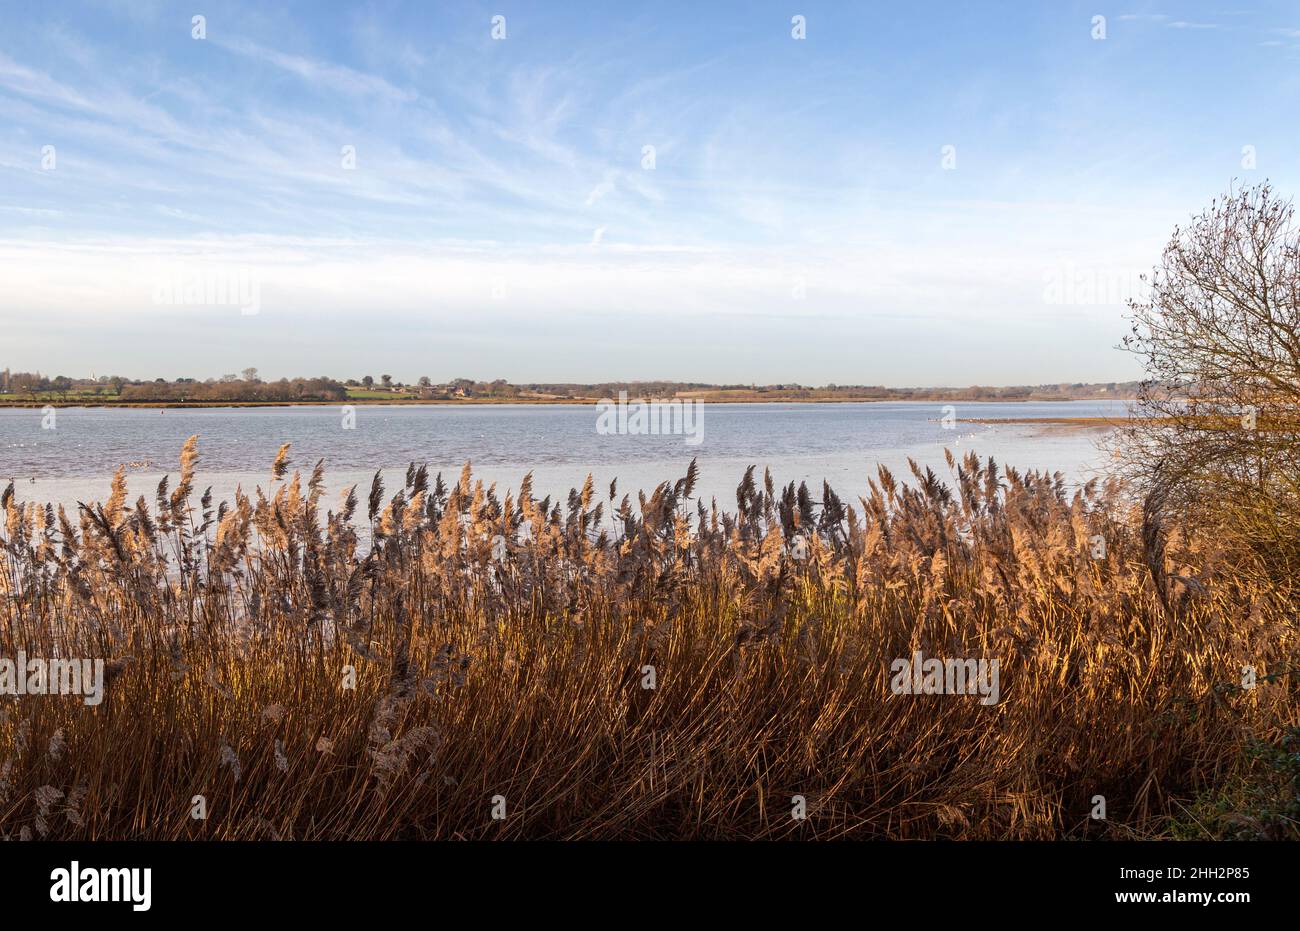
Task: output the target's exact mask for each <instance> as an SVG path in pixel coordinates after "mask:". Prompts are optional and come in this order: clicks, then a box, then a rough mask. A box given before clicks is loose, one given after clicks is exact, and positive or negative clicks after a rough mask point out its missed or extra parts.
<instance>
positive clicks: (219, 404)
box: [0, 396, 1132, 424]
mask: <svg viewBox="0 0 1300 931" xmlns="http://www.w3.org/2000/svg"><path fill="white" fill-rule="evenodd" d="M602 400H610V399H608V398H430V399H420V398H393V399H389V398H349V399H347V400H346V401H87V400H85V399H76V400H69V401H61V402H60V401H55V400H53V399H38V400H35V401H33V400H26V399H24V400H16V399H14V400H10V399H8V398H6V399H0V409H5V408H12V409H16V410H40V409H42V408H45V407H53V408H56V409H59V410H66V409H68V408H77V407H85V408H92V407H95V408H98V407H104V408H142V409H145V410H152V409H170V410H183V409H186V408H228V407H344V406H349V405H350V406H358V405H366V406H381V407H439V406H451V407H474V406H497V407H501V406H511V405H514V406H527V407H535V406H539V405H542V406H545V405H587V406H590V405H594V404H598V403H600V402H601V401H602ZM628 400H629V402H630V403H636V402H642V401H656V402H667V401H692V400H698V401H703V402H705V403H708V404H945V403H947V404H1070V403H1078V402H1084V403H1088V402H1101V401H1128V400H1132V399H1131V398H983V399H979V400H970V399H965V398H955V397H936V398H710V397H707V396H706V397H691V396H687V397H682V396H677V397H673V398H629V399H628ZM961 419H962V422H965V423H1017V422H1023V423H1039V424H1041V423H1049V422H1052V421H1053V420H1059V421H1075V420H1098V421H1105V420H1107V419H1106V418H1095V417H1094V418H1086V417H1085V418H1078V417H1061V418H1045V417H1044V418H1037V417H1024V418H1016V417H1009V418H1006V417H1004V418H994V419H990V420H986V419H982V418H961Z"/></svg>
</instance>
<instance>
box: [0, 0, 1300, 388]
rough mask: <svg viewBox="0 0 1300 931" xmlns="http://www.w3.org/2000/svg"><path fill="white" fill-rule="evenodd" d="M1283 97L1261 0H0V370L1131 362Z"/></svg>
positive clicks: (1288, 37) (1285, 108)
mask: <svg viewBox="0 0 1300 931" xmlns="http://www.w3.org/2000/svg"><path fill="white" fill-rule="evenodd" d="M196 14H201V15H203V16H204V17H205V29H206V37H205V38H202V39H196V38H194V37H193V35H192V33H193V31H194V26H193V24H192V17H193V16H194V15H196ZM498 15H500V16H504V17H505V38H504V39H494V38H493V37H492V20H493V17H494V16H498ZM796 15H799V16H802V17H803V18H804V22H805V24H806V38H804V39H795V38H794V37H793V36H792V29H793V28H794V27H793V26H792V22H791V20H792V17H794V16H796ZM1096 16H1104V17H1105V22H1104V32H1105V37H1104V38H1094V35H1095V34H1097V33H1099V31H1100V30H1099V27H1098V26H1097V25H1095V24H1094V17H1096ZM1298 96H1300V8H1297V7H1296V6H1295V4H1284V3H1250V4H1247V5H1243V6H1241V7H1239V8H1238V7H1234V6H1233V5H1232V4H1229V3H1167V4H1145V3H1122V4H1119V5H1115V6H1111V5H1109V4H1107V3H1090V4H1087V5H1079V4H1072V3H1041V2H1025V3H983V4H978V5H976V4H966V3H958V2H951V3H929V4H923V3H915V4H914V3H907V4H885V3H870V4H868V3H851V4H850V3H805V2H802V0H798V2H795V0H791V2H782V3H764V2H757V3H755V2H745V3H741V2H737V3H681V4H678V3H664V2H657V3H653V4H639V3H630V2H629V3H618V4H605V3H583V4H578V3H561V2H554V0H552V2H545V3H521V2H514V0H510V2H500V3H498V2H495V0H494V2H492V3H488V4H476V3H463V4H461V3H446V4H436V5H435V4H431V3H410V4H400V3H372V4H342V3H340V4H324V3H303V4H269V3H248V4H240V3H222V2H208V0H197V2H196V0H191V2H189V3H187V4H184V5H181V4H175V3H162V2H157V3H152V2H148V0H139V2H120V3H119V2H94V3H84V4H79V3H62V2H56V3H48V4H29V3H14V2H5V3H0V267H3V268H4V270H5V271H4V277H3V287H2V288H0V320H2V321H3V323H4V333H5V339H4V340H3V342H2V344H0V367H3V366H9V367H11V368H15V369H37V368H39V369H40V370H42V371H46V372H49V373H52V374H53V373H66V374H83V373H90V372H95V373H97V374H105V373H107V372H120V373H123V374H127V375H135V376H141V377H143V376H150V377H152V376H154V375H158V374H161V375H164V376H168V377H177V376H191V377H200V378H202V377H208V376H213V375H220V374H223V373H226V372H235V371H238V370H240V369H243V368H245V367H247V366H256V367H257V368H259V369H260V370H261V371H262V373H263V375H264V376H266V375H269V376H280V375H294V374H330V375H335V376H338V377H348V376H360V375H362V374H366V373H371V374H376V375H377V374H379V373H380V372H388V373H391V374H393V375H395V376H396V377H398V378H402V379H414V378H416V377H418V376H419V375H424V374H427V375H430V376H431V377H433V378H434V379H435V380H442V379H447V378H452V377H458V376H464V377H474V378H484V379H491V378H497V377H503V378H508V379H510V380H513V381H547V380H552V381H560V380H564V381H595V380H606V379H622V378H677V379H683V380H700V381H713V382H781V381H800V382H804V383H813V384H822V383H826V382H837V383H845V384H846V383H871V384H890V385H935V384H951V385H965V384H972V383H981V384H1018V383H1025V382H1033V383H1037V382H1047V381H1060V380H1068V381H1079V380H1087V381H1093V380H1102V381H1109V380H1116V379H1127V378H1132V377H1137V375H1138V374H1139V373H1138V370H1137V369H1136V367H1135V366H1134V364H1133V362H1132V360H1130V359H1128V358H1127V357H1126V356H1124V355H1123V354H1122V353H1119V352H1117V351H1116V350H1115V349H1114V348H1113V347H1114V345H1115V344H1116V343H1117V342H1118V341H1119V339H1120V337H1121V336H1122V335H1123V333H1124V332H1125V324H1124V320H1123V315H1124V312H1125V311H1124V308H1123V306H1122V300H1123V298H1124V297H1126V296H1128V295H1130V294H1137V293H1140V292H1139V291H1138V285H1137V283H1136V276H1137V275H1138V274H1140V273H1141V272H1142V271H1144V270H1147V269H1149V268H1150V266H1151V264H1152V263H1153V262H1154V261H1155V259H1156V258H1157V256H1158V254H1159V250H1160V247H1161V245H1162V244H1163V242H1164V241H1165V240H1166V239H1167V238H1168V236H1169V233H1170V232H1171V230H1172V228H1173V226H1174V225H1175V224H1176V223H1178V222H1180V221H1182V220H1185V219H1186V217H1187V216H1188V215H1189V214H1190V213H1192V212H1195V211H1197V210H1199V209H1200V208H1201V207H1203V206H1204V205H1206V204H1208V202H1209V201H1210V199H1211V198H1212V197H1214V196H1215V195H1216V194H1218V193H1221V192H1222V191H1223V190H1224V189H1225V188H1226V187H1227V186H1228V185H1229V184H1230V183H1232V181H1233V179H1234V178H1235V179H1238V180H1239V181H1245V182H1255V181H1262V180H1264V179H1265V178H1267V179H1270V180H1272V181H1273V183H1274V184H1275V186H1277V187H1278V188H1279V189H1280V190H1281V191H1282V192H1283V193H1286V194H1293V193H1294V192H1295V191H1296V189H1297V182H1298V181H1300V178H1298V177H1297V176H1298V174H1300V171H1298V169H1300V145H1298V140H1297V138H1296V137H1297V132H1296V130H1295V128H1294V120H1293V119H1292V118H1291V117H1292V116H1293V115H1294V114H1295V113H1296V112H1297V109H1296V103H1297V97H1298ZM647 146H652V147H653V167H650V163H649V161H648V159H647V157H646V155H645V153H646V151H647V150H646V147H647ZM49 147H52V148H49ZM345 147H351V149H350V151H351V152H352V153H354V157H355V161H354V162H353V164H354V167H345V153H346V152H347V151H349V150H347V149H345ZM945 147H951V148H945ZM1246 147H1252V149H1250V150H1247V148H1246ZM1249 151H1253V161H1252V160H1251V158H1250V157H1249V155H1248V154H1247V153H1248V152H1249ZM945 153H946V154H947V156H948V157H947V159H946V160H945ZM1252 165H1253V167H1252ZM216 280H220V281H223V282H224V281H232V282H234V281H238V282H240V283H243V284H244V285H245V286H246V288H247V289H249V290H248V291H247V294H249V295H251V294H253V293H254V292H253V290H251V289H252V288H254V286H255V293H256V306H255V308H253V307H251V306H247V305H249V302H248V301H246V300H244V301H242V303H241V302H236V301H226V300H218V301H209V300H207V299H206V298H205V299H204V301H201V302H199V303H194V302H183V301H181V300H180V299H179V298H177V297H173V296H171V295H174V294H179V293H180V292H181V291H182V290H183V289H184V288H185V287H186V286H187V285H190V284H192V283H194V282H196V281H198V282H205V283H206V282H212V281H216ZM236 303H239V304H240V306H234V305H235V304H236ZM251 309H255V310H256V313H251V312H245V311H247V310H251Z"/></svg>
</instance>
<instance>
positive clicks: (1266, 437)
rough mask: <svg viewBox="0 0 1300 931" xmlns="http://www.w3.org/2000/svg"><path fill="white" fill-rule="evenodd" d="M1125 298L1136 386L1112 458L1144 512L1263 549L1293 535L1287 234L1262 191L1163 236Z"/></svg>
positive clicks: (1291, 239) (1293, 247)
mask: <svg viewBox="0 0 1300 931" xmlns="http://www.w3.org/2000/svg"><path fill="white" fill-rule="evenodd" d="M1148 283H1149V286H1150V293H1149V295H1148V301H1147V302H1145V303H1137V302H1131V303H1130V309H1131V311H1132V323H1133V325H1132V332H1131V333H1130V334H1129V336H1128V337H1126V338H1125V340H1124V348H1125V349H1127V350H1128V351H1130V352H1133V353H1135V354H1136V355H1137V356H1138V357H1139V358H1140V359H1141V360H1142V362H1143V364H1144V366H1145V368H1146V372H1147V376H1148V377H1147V380H1146V381H1145V382H1144V383H1143V387H1142V390H1141V392H1140V395H1139V399H1138V401H1137V404H1136V409H1135V411H1134V414H1135V417H1134V418H1133V419H1132V421H1131V423H1130V425H1129V426H1128V427H1127V428H1126V429H1125V430H1124V431H1123V433H1122V436H1121V443H1120V445H1119V447H1118V452H1119V453H1120V454H1121V455H1122V456H1123V457H1124V458H1125V459H1126V461H1127V464H1128V466H1129V468H1130V469H1131V471H1132V472H1133V474H1134V475H1135V476H1136V477H1137V479H1138V481H1139V484H1140V486H1142V487H1144V488H1145V490H1146V492H1147V495H1148V503H1149V504H1154V505H1158V506H1159V507H1161V508H1166V509H1167V508H1178V509H1179V511H1180V512H1181V513H1182V516H1184V517H1189V516H1190V517H1192V518H1195V517H1197V516H1198V515H1199V516H1203V517H1206V518H1208V519H1209V520H1212V521H1215V522H1226V526H1228V527H1229V528H1230V529H1231V530H1232V531H1234V532H1240V533H1241V534H1242V536H1243V539H1247V540H1249V541H1250V543H1251V548H1252V549H1253V550H1256V551H1258V552H1266V551H1267V549H1268V548H1269V547H1275V546H1276V545H1277V544H1278V540H1279V539H1281V540H1283V541H1286V540H1288V539H1289V540H1290V541H1291V542H1290V548H1289V549H1288V551H1287V552H1289V553H1292V554H1294V552H1295V549H1296V542H1295V541H1296V537H1297V530H1298V529H1300V507H1297V501H1298V500H1300V230H1298V229H1297V227H1296V223H1295V209H1294V206H1293V204H1292V203H1291V202H1290V201H1289V200H1282V199H1279V198H1278V197H1277V196H1276V195H1275V194H1274V193H1273V190H1272V188H1271V187H1270V186H1269V185H1268V184H1267V183H1264V184H1261V185H1258V186H1254V187H1241V188H1235V189H1233V190H1230V191H1229V192H1228V193H1227V194H1226V195H1225V196H1224V197H1222V198H1221V199H1216V200H1215V201H1214V202H1213V203H1211V205H1210V207H1209V208H1208V209H1206V210H1205V211H1204V212H1202V213H1201V214H1199V215H1197V216H1195V217H1193V218H1192V220H1191V222H1190V223H1189V224H1188V225H1186V226H1181V227H1177V228H1175V230H1174V233H1173V236H1172V237H1171V238H1170V240H1169V243H1168V245H1167V246H1166V247H1165V250H1164V253H1163V255H1162V256H1161V260H1160V262H1159V264H1158V265H1157V266H1156V268H1155V269H1154V271H1153V273H1152V275H1151V276H1150V278H1149V280H1148Z"/></svg>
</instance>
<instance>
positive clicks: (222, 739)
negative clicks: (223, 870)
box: [0, 438, 1300, 840]
mask: <svg viewBox="0 0 1300 931" xmlns="http://www.w3.org/2000/svg"><path fill="white" fill-rule="evenodd" d="M289 452H290V451H289V450H288V448H287V447H286V448H285V449H282V450H281V452H280V455H279V456H278V457H277V459H276V461H275V463H274V465H273V468H272V473H271V476H270V480H269V481H268V484H267V489H266V490H265V491H264V490H263V489H262V488H258V489H256V490H255V491H254V492H253V493H252V495H251V496H247V495H245V494H243V493H242V492H240V493H237V494H236V496H235V500H234V501H233V502H228V503H222V504H220V505H215V504H214V502H213V501H212V500H211V496H210V494H206V493H205V494H198V493H197V491H196V486H195V481H196V474H197V472H196V470H197V465H198V446H197V438H192V439H191V440H190V441H189V442H188V443H187V444H186V445H185V447H184V449H183V451H182V454H181V467H180V471H179V480H178V481H177V482H176V484H175V486H174V487H171V486H170V485H169V483H168V482H167V481H166V480H164V482H163V483H162V484H161V485H160V486H159V487H158V489H157V494H156V495H155V496H154V497H155V500H154V501H153V502H149V501H146V500H145V499H144V498H143V497H142V498H140V499H139V500H138V501H136V502H135V503H134V504H132V503H130V502H128V501H127V500H126V485H125V479H124V475H123V473H121V472H119V473H118V475H117V476H116V477H115V478H114V480H113V484H112V489H111V494H110V495H109V497H108V499H107V501H105V502H104V503H102V504H87V505H84V506H83V507H82V508H81V509H79V510H78V511H77V512H76V513H74V514H68V513H65V511H64V510H63V509H56V508H52V507H50V506H47V505H42V504H36V503H31V502H21V501H18V500H17V499H16V497H15V495H14V491H13V488H12V486H11V487H10V488H9V490H7V491H6V492H5V493H4V497H3V510H4V512H5V526H4V532H3V538H2V540H3V550H2V555H0V656H8V657H13V656H15V654H16V653H17V651H18V650H20V649H21V650H24V651H25V652H26V654H27V655H28V656H47V657H53V656H61V657H82V656H85V657H101V658H103V659H104V660H105V661H106V663H107V665H106V672H105V680H106V689H105V697H104V700H103V701H102V703H100V704H99V705H96V706H88V705H86V704H85V703H84V702H82V701H81V700H80V699H79V698H77V697H69V696H25V697H17V698H15V697H5V698H0V835H3V836H6V837H11V838H48V839H146V838H147V839H266V838H270V839H286V840H288V839H300V840H305V839H522V838H606V839H651V838H691V839H739V838H766V839H836V838H959V839H973V838H1010V839H1030V838H1033V839H1051V838H1101V837H1109V838H1127V837H1135V836H1167V835H1168V834H1169V833H1170V832H1171V830H1173V829H1172V828H1171V825H1177V824H1184V825H1185V824H1188V823H1193V824H1194V823H1196V812H1197V811H1198V810H1200V809H1198V807H1197V806H1198V804H1200V803H1199V802H1197V800H1198V799H1202V800H1203V799H1204V798H1205V797H1206V794H1207V793H1213V792H1216V791H1218V790H1219V789H1220V788H1221V787H1223V786H1225V785H1229V784H1235V782H1234V781H1236V780H1242V779H1250V778H1253V777H1252V767H1253V766H1255V765H1256V764H1255V763H1253V762H1252V759H1253V758H1252V757H1251V756H1250V755H1249V754H1247V753H1246V752H1245V751H1244V748H1246V747H1248V746H1252V745H1254V744H1255V743H1260V744H1262V745H1274V746H1275V745H1277V744H1278V742H1279V741H1281V740H1283V739H1284V737H1285V735H1286V734H1287V732H1288V729H1289V728H1294V727H1295V726H1296V725H1297V723H1300V721H1298V720H1297V719H1298V717H1300V715H1298V714H1297V702H1296V698H1297V684H1296V680H1295V677H1294V676H1291V675H1289V671H1290V670H1292V669H1294V668H1295V667H1296V666H1297V665H1300V664H1298V663H1297V662H1296V630H1295V626H1294V621H1293V620H1292V619H1291V618H1290V616H1289V606H1288V603H1287V599H1286V598H1283V597H1281V596H1280V593H1279V592H1278V591H1277V590H1275V589H1269V588H1257V587H1252V586H1251V585H1248V584H1247V583H1245V582H1243V581H1242V580H1241V577H1240V575H1239V573H1237V572H1236V571H1235V567H1234V562H1233V560H1234V555H1233V554H1232V553H1230V552H1227V551H1224V550H1222V549H1221V548H1220V547H1219V544H1218V543H1217V542H1216V540H1214V539H1212V538H1208V539H1207V538H1205V537H1196V536H1191V535H1186V534H1182V533H1180V532H1179V530H1178V528H1175V527H1166V526H1161V525H1160V524H1159V523H1158V522H1157V521H1156V520H1155V518H1154V517H1152V515H1151V514H1150V513H1146V514H1145V516H1144V511H1143V508H1142V506H1141V502H1134V501H1132V500H1130V499H1129V498H1128V497H1127V496H1126V494H1125V492H1124V489H1123V488H1122V486H1121V485H1120V484H1119V483H1118V482H1115V481H1111V482H1108V483H1101V484H1099V483H1095V482H1094V483H1090V484H1088V485H1086V486H1084V487H1082V488H1079V489H1074V490H1072V489H1069V488H1068V487H1067V486H1066V485H1065V484H1064V482H1063V480H1062V479H1061V477H1060V476H1059V475H1046V474H1041V473H1021V472H1018V471H1016V470H1014V469H999V467H998V466H997V464H996V463H994V462H993V461H992V460H981V459H979V458H977V457H976V456H974V455H973V454H972V455H968V456H967V457H966V458H965V459H964V460H962V461H960V462H957V461H954V460H953V458H952V457H951V456H949V465H950V468H951V471H952V473H953V479H952V480H951V482H949V483H945V482H943V481H940V479H939V478H938V477H936V476H935V475H934V474H933V473H931V472H930V471H928V470H921V469H919V468H916V467H913V470H912V472H913V474H912V476H911V477H910V479H909V481H908V482H907V483H903V482H899V481H897V480H896V478H895V477H894V476H892V475H891V474H890V473H889V472H888V471H886V470H885V469H883V468H882V469H880V470H879V472H878V475H877V476H876V478H875V479H874V480H872V481H871V482H870V486H869V494H868V495H866V496H864V497H862V498H860V499H859V500H858V501H857V502H854V503H847V502H844V501H841V500H840V499H839V498H838V497H837V496H836V495H835V493H834V492H833V491H832V490H831V489H830V488H828V487H824V488H823V489H822V491H821V493H820V494H819V495H814V494H813V493H811V492H810V491H809V490H808V489H807V488H806V487H803V486H800V487H797V488H796V487H795V486H794V485H788V486H784V487H782V486H777V485H775V484H774V482H773V479H772V477H771V476H770V475H768V476H763V477H761V478H760V477H759V476H758V475H757V474H756V472H755V470H753V469H751V470H750V471H749V472H748V473H747V474H746V475H745V476H744V479H743V481H742V482H741V484H740V486H739V488H738V489H737V498H736V501H735V506H734V509H731V508H730V507H729V506H728V507H719V505H718V504H717V503H716V502H709V503H706V502H702V501H699V500H697V499H695V498H694V497H693V491H694V488H693V486H694V482H695V470H694V464H692V467H691V469H690V470H689V471H688V473H687V475H685V476H683V477H682V478H680V479H678V480H676V481H673V482H667V483H664V484H663V485H660V486H659V487H658V488H657V489H655V490H654V491H653V492H652V493H650V494H640V495H637V496H622V497H620V495H619V492H618V489H617V488H616V487H613V486H611V487H610V488H609V489H608V490H605V489H601V490H600V491H599V492H598V491H597V490H596V489H595V488H594V487H593V485H592V482H591V480H590V478H589V479H588V480H587V483H586V484H585V486H584V487H583V488H581V489H575V490H573V491H572V492H571V493H570V494H569V495H568V497H567V499H566V500H556V501H552V500H549V499H543V500H538V499H537V498H536V497H535V496H534V494H533V492H532V489H531V479H530V478H529V477H525V478H524V479H523V481H522V482H521V484H520V486H519V488H518V490H517V493H515V494H514V495H506V496H504V498H502V497H501V496H499V495H498V493H497V491H496V489H495V488H494V487H484V485H483V484H482V483H481V482H478V481H475V480H474V478H473V476H472V474H471V471H470V468H469V466H468V465H466V467H465V469H464V471H463V472H462V473H461V475H460V476H459V478H458V479H456V480H455V481H454V483H452V484H448V483H446V482H444V480H443V478H442V476H441V475H438V476H436V477H434V478H432V479H430V476H429V473H428V471H427V470H426V469H425V468H422V467H416V466H412V467H411V468H410V469H408V471H407V474H406V476H405V484H404V487H402V488H398V489H393V490H392V493H391V494H388V493H386V491H385V489H384V488H383V487H382V485H381V483H380V481H379V476H378V475H377V476H376V479H375V483H374V485H373V486H372V487H371V488H370V489H369V490H368V493H367V492H366V490H365V489H362V490H360V493H359V492H358V489H355V488H354V489H352V490H351V491H350V492H349V493H348V494H347V495H346V496H345V497H344V500H343V501H342V502H340V503H339V504H338V505H337V506H336V507H335V508H332V509H327V508H326V507H325V505H324V503H323V502H322V486H323V472H322V465H321V464H320V463H317V464H316V466H315V468H314V469H313V470H312V471H311V473H310V474H309V475H307V476H306V477H305V478H304V476H303V475H302V474H301V473H299V472H298V471H292V468H293V465H292V462H291V460H290V458H289ZM359 494H360V495H364V500H361V498H360V497H359ZM729 504H730V503H728V505H729ZM1098 535H1100V536H1101V537H1102V538H1103V539H1104V541H1105V544H1104V554H1103V555H1101V556H1098V548H1097V546H1096V545H1095V543H1096V537H1097V536H1098ZM917 650H920V651H922V652H923V654H924V655H925V656H927V657H932V656H939V657H944V656H948V657H983V658H988V659H997V660H998V661H999V663H1000V682H1001V696H1000V701H999V702H998V703H997V704H994V705H983V704H981V703H980V701H979V700H978V698H977V697H972V696H961V695H895V694H892V693H891V690H890V687H889V683H890V673H889V667H890V664H891V662H892V661H894V660H895V659H897V658H906V657H909V656H911V655H912V654H913V652H914V651H917ZM1244 666H1253V667H1256V669H1257V670H1258V675H1259V677H1260V681H1259V684H1258V685H1257V686H1256V687H1255V688H1243V687H1242V685H1241V680H1242V668H1243V667H1244ZM651 685H652V686H653V687H648V686H651ZM1096 796H1104V798H1105V800H1106V817H1105V818H1104V819H1096V818H1093V817H1091V813H1092V812H1093V811H1094V810H1095V797H1096ZM198 797H201V799H199V798H198ZM796 797H800V798H802V800H803V802H804V805H805V806H806V817H804V818H797V817H794V812H795V809H796V805H797V804H798V800H797V799H796ZM196 814H201V815H204V817H196V816H195V815H196ZM494 815H496V816H497V817H494ZM501 815H504V817H500V816H501ZM1240 817H1242V818H1247V819H1249V818H1251V817H1253V816H1250V815H1248V814H1241V815H1240ZM1189 819H1190V821H1189ZM1279 823H1280V824H1281V827H1280V828H1279V826H1278V825H1279ZM1255 826H1256V827H1257V828H1258V830H1257V831H1255V833H1256V834H1257V835H1259V836H1276V834H1277V832H1278V831H1279V830H1281V831H1283V832H1285V831H1286V830H1287V825H1286V822H1285V819H1282V821H1281V822H1278V821H1274V822H1269V823H1265V822H1264V821H1260V820H1259V819H1256V822H1255ZM1206 830H1210V828H1208V827H1207V828H1206Z"/></svg>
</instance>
